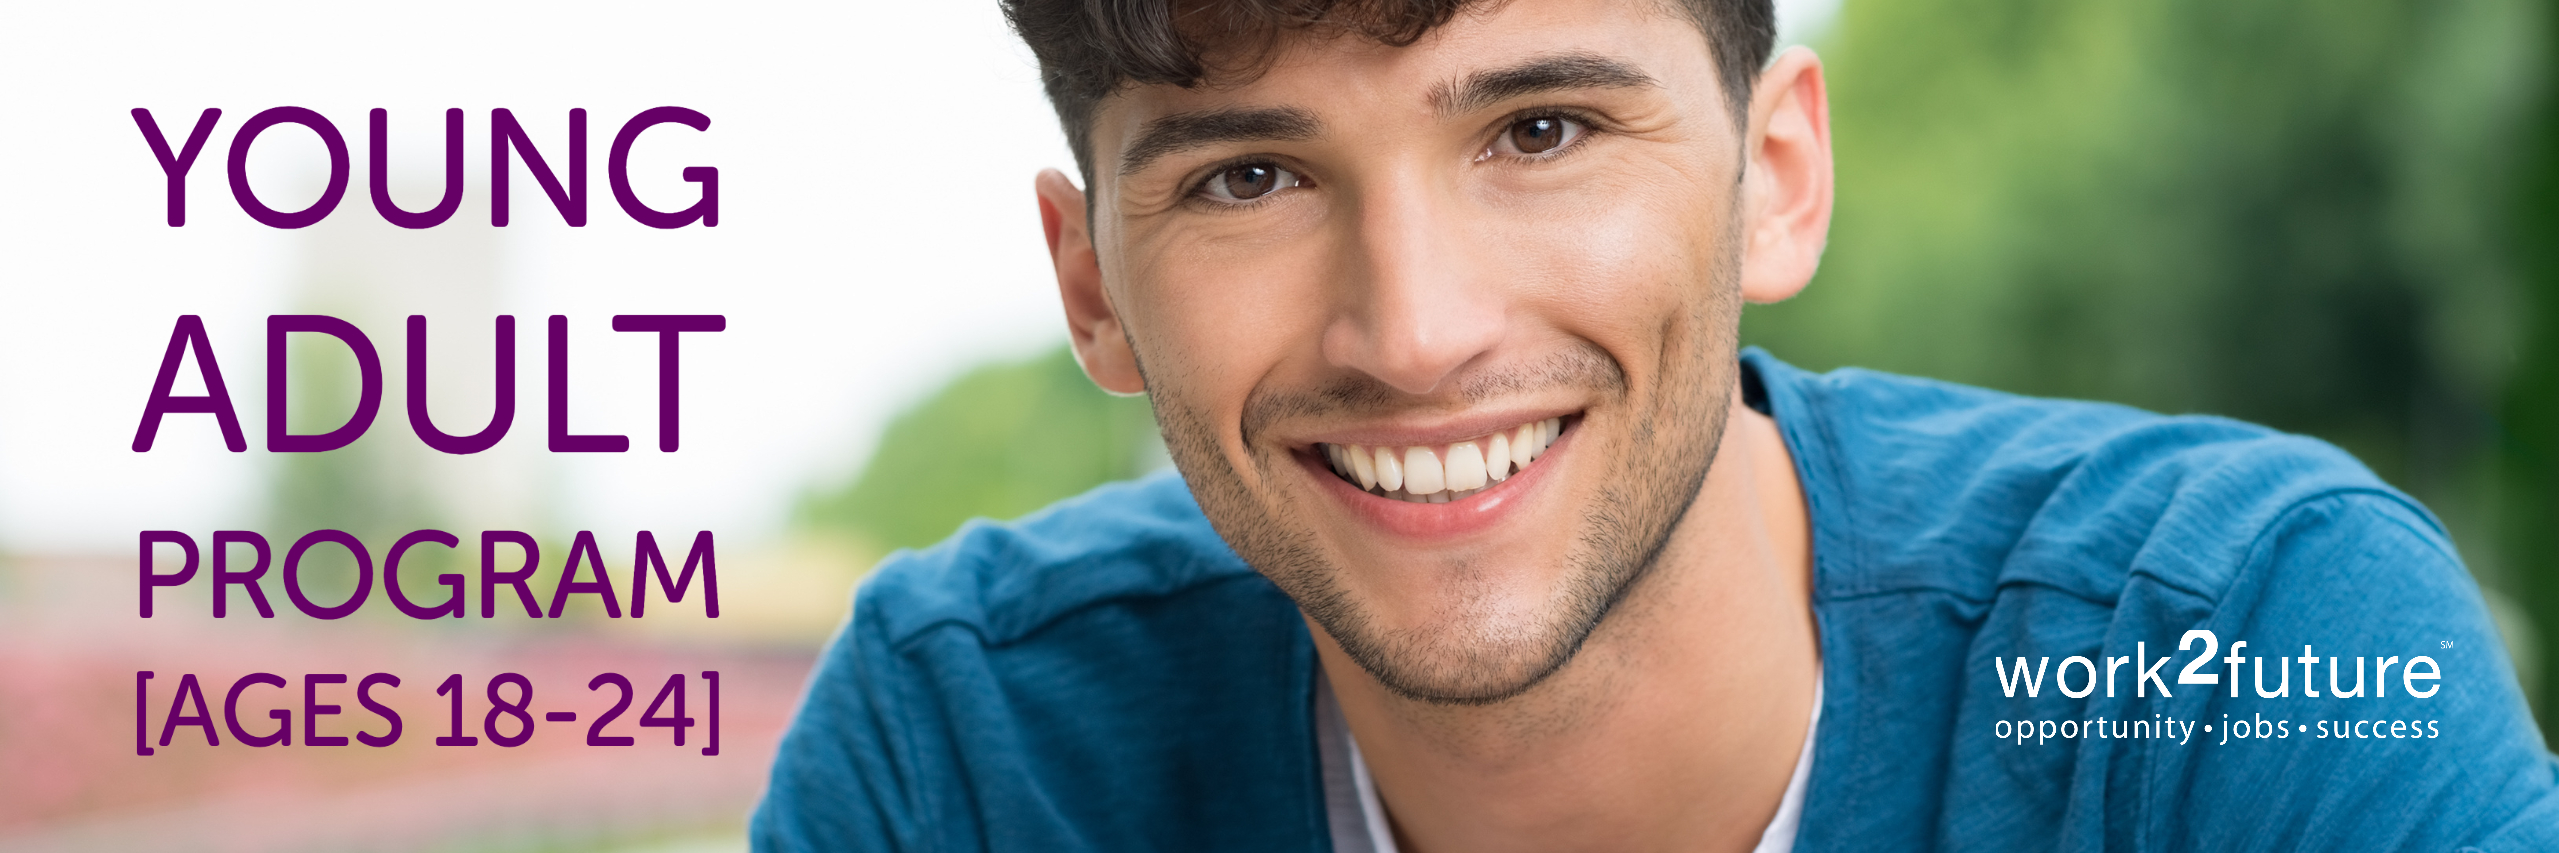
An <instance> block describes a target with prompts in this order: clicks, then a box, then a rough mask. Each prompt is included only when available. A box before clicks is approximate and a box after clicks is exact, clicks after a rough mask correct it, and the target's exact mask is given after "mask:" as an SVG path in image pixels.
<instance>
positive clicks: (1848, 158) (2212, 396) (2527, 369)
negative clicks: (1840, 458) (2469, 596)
mask: <svg viewBox="0 0 2559 853" xmlns="http://www.w3.org/2000/svg"><path fill="white" fill-rule="evenodd" d="M2545 13H2546V10H2545V9H2544V8H2543V6H2542V4H2540V3H2536V2H2531V0H2454V2H2437V1H2436V0H2251V2H2245V3H2227V2H2214V0H2160V1H2159V2H2147V3H2048V2H2037V0H1894V2H1859V1H1858V0H1851V2H1849V3H1847V4H1846V6H1845V7H1844V8H1843V9H1842V10H1841V13H1840V16H1839V18H1838V19H1837V22H1836V24H1835V27H1834V29H1833V30H1832V32H1831V34H1830V36H1829V37H1828V38H1827V40H1826V41H1824V42H1823V43H1821V45H1820V46H1821V47H1823V48H1824V52H1825V55H1826V59H1827V60H1828V61H1829V72H1830V73H1829V79H1830V81H1831V85H1832V90H1831V92H1832V113H1831V115H1832V122H1833V128H1834V136H1835V146H1836V153H1837V156H1838V162H1837V166H1838V176H1839V177H1838V180H1839V184H1838V187H1839V188H1838V207H1837V213H1836V219H1835V223H1834V226H1833V229H1832V236H1831V242H1830V250H1829V253H1828V255H1827V256H1826V257H1825V259H1824V262H1823V267H1822V270H1821V272H1820V274H1819V275H1818V276H1817V277H1816V279H1815V281H1814V283H1813V285H1812V287H1811V288H1809V289H1808V290H1806V291H1805V293H1804V295H1803V296H1801V297H1799V298H1797V299H1795V300H1792V301H1789V302H1786V303H1782V304H1778V305H1773V306H1757V307H1754V308H1752V309H1751V310H1750V311H1749V312H1748V313H1747V314H1746V315H1745V320H1744V322H1743V335H1744V337H1745V339H1746V340H1748V341H1750V342H1753V343H1758V344H1762V345H1765V346H1767V347H1769V348H1770V349H1771V350H1772V351H1774V352H1776V353H1777V354H1779V355H1780V356H1783V357H1785V358H1788V359H1791V360H1794V361H1796V362H1797V363H1799V364H1803V365H1805V366H1807V367H1815V368H1827V367H1832V366H1839V365H1847V364H1856V365H1860V366H1865V367H1873V368H1878V369H1884V370H1892V371H1897V372H1905V373H1914V374H1921V375H1927V376H1934V377H1940V378H1945V379H1951V380H1955V381H1961V382H1968V383H1973V384H1978V385H1986V386H1990V387H1995V388H2002V389H2007V390H2012V391H2018V392H2023V393H2030V394H2041V395H2052V396H2066V397H2087V398H2097V399H2107V400H2116V401H2122V402H2127V403H2132V404H2135V405H2139V406H2143V407H2147V408H2151V409H2156V410H2161V411H2170V412H2209V413H2216V414H2224V415H2229V416H2233V417H2238V418H2242V419H2246V420H2251V421H2256V422H2260V423H2265V424H2269V425H2272V426H2275V427H2277V428H2281V429H2286V430H2291V431H2297V432H2304V433H2309V434H2313V435H2317V436H2320V437H2322V438H2326V439H2328V440H2330V441H2332V442H2335V443H2337V444H2339V445H2341V446H2343V447H2345V448H2346V449H2348V450H2350V451H2352V452H2354V453H2355V454H2356V455H2357V456H2359V457H2361V458H2362V459H2363V460H2365V462H2366V463H2367V464H2370V465H2371V466H2372V467H2373V468H2374V469H2375V471H2377V472H2378V473H2380V474H2381V475H2382V476H2383V477H2385V478H2387V479H2389V480H2390V481H2392V482H2393V483H2395V484H2397V485H2399V486H2401V487H2403V488H2405V489H2407V490H2408V491H2410V492H2411V493H2413V494H2415V495H2416V496H2418V497H2419V498H2420V499H2421V500H2424V501H2426V502H2427V503H2428V505H2429V506H2431V507H2433V508H2434V509H2435V510H2436V511H2437V512H2438V513H2439V514H2441V515H2442V516H2443V517H2444V518H2445V519H2446V522H2447V524H2448V525H2449V526H2450V527H2451V528H2452V530H2453V533H2454V536H2455V538H2456V539H2457V540H2458V541H2459V542H2460V543H2461V544H2462V545H2463V546H2464V547H2463V551H2464V555H2465V557H2466V558H2467V559H2468V560H2469V561H2470V562H2471V564H2472V568H2473V571H2474V572H2475V573H2477V574H2478V575H2479V576H2480V577H2481V578H2482V580H2483V581H2484V582H2485V583H2486V585H2488V586H2489V587H2490V588H2491V589H2492V590H2493V589H2503V590H2508V591H2510V592H2513V593H2515V594H2516V595H2517V597H2518V598H2520V599H2521V600H2522V601H2524V602H2525V603H2526V604H2527V605H2529V609H2530V610H2531V611H2532V613H2533V615H2534V616H2535V617H2537V619H2534V620H2530V621H2537V622H2539V623H2540V624H2543V625H2559V589H2552V587H2554V586H2559V579H2554V577H2553V576H2554V573H2559V562H2554V561H2553V559H2552V556H2551V555H2552V554H2554V553H2559V549H2554V548H2553V547H2552V546H2553V542H2551V541H2547V540H2550V539H2551V538H2552V536H2553V534H2552V533H2551V531H2552V530H2553V529H2554V528H2559V524H2554V523H2553V522H2559V516H2554V515H2552V514H2551V512H2550V511H2549V509H2548V506H2549V501H2548V499H2547V498H2542V500H2543V501H2544V503H2543V505H2542V508H2541V509H2538V510H2535V511H2536V512H2538V513H2539V514H2538V515H2529V516H2528V517H2527V516H2520V515H2514V514H2512V513H2507V512H2501V511H2499V510H2498V506H2499V505H2500V503H2501V502H2502V503H2515V502H2517V501H2518V500H2519V499H2520V498H2521V497H2523V496H2524V493H2523V491H2519V490H2518V484H2519V481H2518V480H2517V477H2516V474H2517V472H2524V471H2526V470H2527V469H2526V467H2525V466H2526V464H2527V461H2531V464H2539V465H2542V466H2543V467H2542V468H2541V469H2539V473H2535V474H2532V475H2531V476H2533V477H2538V478H2539V479H2538V480H2535V482H2537V483H2540V484H2542V485H2541V486H2539V488H2540V490H2541V491H2540V492H2539V493H2540V494H2546V493H2548V492H2549V491H2551V489H2550V487H2549V486H2548V483H2549V482H2550V477H2551V475H2550V472H2551V471H2554V470H2559V462H2554V461H2553V460H2559V448H2554V447H2552V446H2551V444H2550V439H2549V438H2548V437H2549V436H2551V435H2553V434H2554V433H2553V432H2552V427H2553V426H2554V424H2552V423H2542V424H2540V425H2538V426H2533V425H2531V424H2530V422H2528V420H2527V419H2528V418H2531V417H2539V418H2542V419H2543V420H2544V421H2553V420H2559V411H2554V408H2559V404H2554V402H2553V401H2552V400H2551V391H2550V389H2552V388H2553V387H2559V386H2554V383H2559V364H2551V363H2550V362H2553V361H2554V360H2559V354H2554V353H2553V351H2552V347H2553V345H2554V343H2553V342H2552V341H2550V340H2549V336H2550V334H2551V333H2550V331H2549V330H2551V329H2559V319H2554V318H2553V317H2552V316H2550V315H2551V314H2553V313H2554V312H2559V304H2553V303H2559V299H2547V298H2545V299H2543V300H2540V301H2538V302H2533V301H2530V300H2527V299H2526V298H2525V297H2526V290H2527V288H2526V287H2525V282H2526V276H2525V272H2524V266H2523V260H2522V253H2521V252H2519V249H2520V248H2521V247H2523V246H2526V245H2530V244H2532V243H2533V242H2534V241H2533V240H2532V239H2531V238H2529V237H2527V236H2525V235H2531V234H2547V233H2549V231H2548V228H2549V227H2550V217H2551V214H2550V213H2548V211H2550V210H2553V209H2554V207H2559V205H2554V204H2553V203H2544V204H2543V205H2542V206H2541V207H2539V208H2532V209H2531V210H2537V211H2541V213H2540V214H2539V215H2541V216H2542V217H2543V219H2542V220H2541V221H2540V222H2539V223H2537V224H2536V223H2532V222H2527V221H2524V220H2520V219H2518V217H2517V215H2516V213H2515V212H2516V211H2517V210H2518V209H2519V208H2517V207H2516V195H2515V191H2514V188H2515V187H2516V186H2517V185H2518V182H2517V181H2516V176H2517V175H2518V174H2519V173H2520V172H2521V171H2522V169H2523V168H2524V167H2525V164H2527V163H2529V162H2531V160H2532V158H2533V157H2534V156H2535V155H2533V154H2532V152H2530V151H2527V150H2526V146H2525V145H2524V144H2523V140H2524V139H2525V138H2526V134H2525V133H2523V131H2524V130H2525V129H2526V128H2527V127H2528V126H2529V122H2530V120H2531V118H2532V116H2533V115H2535V112H2534V111H2535V109H2536V108H2537V107H2538V106H2539V105H2538V103H2537V101H2538V100H2539V99H2541V98H2544V97H2546V96H2545V95H2544V86H2543V85H2542V84H2543V81H2544V77H2545V71H2546V69H2545V68H2544V67H2543V65H2542V62H2543V58H2544V56H2545V55H2546V54H2547V52H2548V48H2549V46H2550V44H2551V41H2550V39H2548V38H2547V33H2548V29H2547V26H2546V19H2545V18H2546V15H2545ZM2538 156H2539V157H2540V158H2541V159H2542V160H2543V161H2545V162H2547V161H2548V159H2549V158H2550V157H2552V156H2553V153H2552V152H2550V151H2548V150H2544V151H2543V152H2541V153H2540V154H2539V155H2538ZM2543 186H2545V187H2547V186H2548V182H2545V183H2544V184H2543ZM2549 195H2550V193H2549V191H2548V190H2546V189H2545V190H2544V196H2545V197H2547V196H2549ZM2543 254H2545V255H2546V254H2547V253H2546V252H2544V253H2543ZM2538 269H2542V270H2548V271H2547V272H2541V273H2538V275H2539V276H2540V278H2538V279H2535V280H2537V281H2543V282H2548V281H2551V280H2552V279H2553V276H2554V275H2559V265H2554V264H2553V263H2551V262H2549V261H2548V260H2546V259H2545V260H2544V261H2543V262H2541V266H2540V267H2539V268H2538ZM2543 290H2544V291H2545V292H2549V291H2552V290H2553V288H2551V287H2550V286H2549V285H2547V284H2545V285H2544V286H2543ZM2528 305H2540V306H2542V307H2541V308H2540V309H2539V310H2540V312H2541V313H2540V314H2538V315H2531V314H2528V312H2526V311H2525V310H2524V309H2525V308H2526V306H2528ZM2535 318H2537V319H2535ZM2535 330H2538V332H2537V333H2536V331H2535ZM2528 339H2529V340H2531V341H2532V342H2533V345H2534V346H2535V347H2537V349H2533V350H2532V351H2533V352H2536V353H2539V355H2538V358H2539V359H2540V361H2538V362H2527V363H2524V364H2521V365H2519V364H2518V361H2517V353H2518V351H2519V347H2521V346H2523V345H2524V343H2525V342H2526V341H2527V340H2528ZM2501 414H2502V415H2503V416H2504V420H2503V421H2502V423H2503V425H2504V426H2505V428H2506V430H2507V431H2506V432H2504V433H2503V435H2505V436H2507V437H2508V438H2509V439H2515V440H2510V441H2504V442H2501V441H2500V439H2499V436H2500V435H2501V432H2500V424H2501V420H2500V415H2501ZM2521 429H2528V430H2532V431H2533V432H2531V434H2530V435H2523V434H2521V433H2518V432H2515V430H2521ZM2536 436H2537V437H2538V438H2536ZM2501 447H2503V448H2505V455H2506V462H2505V463H2504V464H2505V465H2506V466H2507V471H2508V474H2507V475H2505V476H2501V475H2500V473H2499V471H2500V464H2501V463H2500V452H2501V451H2500V448H2501ZM2501 520H2502V521H2503V522H2504V523H2505V524H2506V525H2515V526H2518V527H2519V528H2520V529H2521V530H2523V531H2525V533H2523V534H2521V535H2517V536H2505V535H2503V534H2501V533H2500V532H2499V529H2498V528H2499V527H2500V521H2501ZM2501 542H2503V543H2504V544H2505V546H2506V547H2503V548H2500V547H2498V546H2499V544H2500V543H2501ZM2496 600H2498V601H2504V600H2506V599H2503V598H2499V599H2496ZM2501 609H2502V610H2503V611H2504V612H2502V613H2501V616H2502V617H2504V621H2506V622H2508V623H2509V627H2510V630H2512V631H2513V632H2514V636H2515V637H2519V638H2521V637H2529V636H2530V635H2531V634H2532V633H2533V632H2531V631H2530V630H2529V628H2528V624H2529V623H2528V622H2527V621H2526V620H2518V619H2515V618H2513V616H2514V610H2513V608H2512V607H2503V608H2501ZM2517 657H2518V659H2519V661H2520V662H2522V663H2523V664H2524V665H2525V666H2526V668H2527V669H2528V670H2529V671H2527V672H2526V679H2525V680H2526V683H2527V684H2528V685H2530V684H2532V683H2534V682H2552V683H2559V678H2544V677H2541V674H2542V673H2541V672H2540V670H2541V669H2542V668H2543V667H2546V666H2549V665H2553V664H2559V654H2542V653H2539V652H2538V650H2537V649H2535V648H2534V647H2533V644H2532V643H2531V642H2530V641H2528V640H2527V641H2524V642H2523V643H2522V644H2521V646H2520V647H2519V648H2518V649H2517ZM2536 658H2537V659H2538V661H2539V663H2536V662H2535V659H2536ZM2544 719H2545V720H2547V719H2550V717H2549V716H2547V715H2545V718H2544Z"/></svg>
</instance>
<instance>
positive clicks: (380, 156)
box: [133, 106, 720, 228]
mask: <svg viewBox="0 0 2559 853" xmlns="http://www.w3.org/2000/svg"><path fill="white" fill-rule="evenodd" d="M221 120H222V110H220V109H218V108H210V107H208V108H206V109H205V111H204V112H203V113H201V114H199V115H198V116H197V117H196V122H195V127H194V129H192V130H191V131H189V132H188V133H187V135H186V141H185V143H184V144H181V145H176V146H172V145H170V144H169V140H170V138H171V137H170V136H169V135H168V134H167V133H166V132H165V131H163V130H162V128H161V126H160V122H159V121H158V120H157V119H155V118H153V117H152V115H151V111H150V110H149V109H145V108H141V107H136V108H134V110H133V123H134V124H135V125H137V126H139V127H140V128H141V130H142V138H143V140H144V141H146V142H148V143H150V145H151V154H152V156H153V157H154V158H156V159H157V160H158V161H159V163H160V171H161V172H162V174H164V175H166V176H167V178H168V188H169V192H168V196H169V201H168V222H169V226H170V227H172V228H176V227H181V226H184V225H186V224H187V174H188V173H189V172H190V171H192V170H193V169H194V168H195V164H196V159H197V158H198V157H199V156H200V155H202V154H203V153H204V146H205V142H206V141H207V140H209V139H211V138H212V136H213V130H214V127H215V125H217V124H220V123H221ZM282 124H296V125H301V126H303V127H304V128H307V129H309V130H310V131H311V132H312V133H315V134H318V135H319V137H320V144H321V145H322V146H323V147H325V148H327V149H328V152H329V181H328V185H327V187H326V188H325V189H323V190H321V192H320V198H319V199H318V200H317V201H314V202H312V203H311V205H310V206H309V207H305V208H303V209H301V210H293V211H284V210H277V209H275V208H272V207H269V206H267V204H266V203H265V202H264V201H262V200H260V199H259V198H258V196H257V193H256V192H255V191H254V190H252V189H251V188H250V186H249V151H250V148H251V147H252V146H254V145H256V144H257V141H258V136H259V135H260V134H262V133H265V132H266V131H267V130H269V129H271V128H274V127H275V126H277V125H282ZM369 124H370V127H369V128H368V129H369V130H370V131H371V133H370V134H369V136H368V141H369V143H370V145H369V146H368V152H367V153H368V154H369V155H370V156H368V157H367V158H366V162H367V166H368V168H367V170H366V174H367V176H368V178H369V180H368V181H367V185H368V187H369V188H370V189H371V194H372V196H373V209H374V211H376V212H378V213H380V214H381V215H382V218H383V220H384V221H387V222H390V223H391V224H393V225H397V226H400V227H402V228H433V227H435V226H438V225H442V224H444V223H445V221H446V220H449V219H452V218H453V214H454V212H455V211H457V210H460V209H461V207H462V185H463V181H462V158H463V147H464V146H463V127H462V125H463V117H462V111H461V110H458V109H449V110H445V111H444V197H443V198H442V199H440V200H438V201H437V202H436V204H435V206H434V207H430V208H427V209H426V210H422V211H410V210H407V209H404V208H402V207H401V206H400V205H399V203H398V202H395V201H393V200H392V198H391V181H390V159H391V155H390V148H391V146H390V139H389V137H390V112H389V111H388V110H381V109H376V110H374V111H373V112H372V115H371V120H370V122H369ZM661 124H680V125H683V126H685V127H690V128H692V129H694V130H697V131H708V130H710V129H711V118H710V116H706V115H703V114H702V113H701V112H699V111H696V110H692V109H687V108H685V107H671V106H670V107H653V108H650V109H646V110H641V111H640V113H639V114H638V115H634V116H632V117H631V119H630V120H629V121H626V122H623V123H622V129H621V130H620V131H618V132H616V133H614V134H613V147H612V149H611V151H610V152H609V153H608V154H607V155H606V157H605V168H604V170H605V175H606V177H607V178H608V180H609V182H610V183H611V184H612V186H613V200H614V201H615V202H616V203H618V204H620V205H621V207H622V212H623V213H625V214H628V215H629V216H630V217H631V219H632V220H633V221H636V222H639V223H640V224H642V225H647V226H649V227H651V228H682V227H684V226H687V225H691V224H693V223H695V222H699V223H701V224H702V226H703V227H705V228H709V227H715V226H717V225H719V224H720V170H719V169H717V168H713V167H710V166H687V167H685V168H684V170H683V172H682V173H681V174H682V176H683V178H684V180H685V181H686V182H689V183H695V184H700V185H701V193H700V196H699V198H698V200H696V201H695V202H694V203H693V205H692V206H690V207H686V208H685V209H683V210H677V211H663V210H657V209H655V208H651V207H649V206H648V205H647V204H644V203H642V202H641V201H640V196H639V194H638V193H637V192H635V191H633V190H632V188H631V149H632V147H633V146H634V145H636V144H638V142H639V140H640V134H641V132H642V131H646V130H648V129H649V128H652V127H655V126H657V125H661ZM586 129H587V121H586V110H584V109H572V110H570V111H569V141H568V151H567V154H568V161H567V165H568V169H567V174H566V175H565V178H566V180H563V177H564V176H563V175H561V174H560V173H558V172H556V171H554V170H553V169H552V168H551V161H550V160H547V159H545V158H544V157H543V156H542V152H541V151H540V150H539V149H537V148H536V147H535V146H534V144H533V139H532V137H531V136H530V135H528V134H526V133H525V130H524V125H523V124H522V123H520V122H518V121H516V118H515V113H513V112H511V111H508V110H506V109H504V108H499V109H494V110H490V111H489V224H490V225H492V226H497V227H501V228H503V227H505V226H506V225H507V222H508V204H507V199H508V185H507V181H508V177H509V175H510V173H511V172H512V171H513V167H512V165H511V163H510V160H511V159H512V158H511V156H510V155H515V156H520V157H522V158H523V160H524V167H525V171H526V172H528V173H530V174H531V175H532V176H533V180H534V182H536V183H538V184H540V185H541V186H542V192H543V194H544V195H547V196H549V197H550V199H551V205H552V206H553V207H555V208H557V209H558V210H559V212H560V218H561V219H562V220H564V221H566V222H567V223H568V224H569V226H570V227H573V228H582V227H585V226H586V223H587V215H586V214H587V198H588V195H587V181H586V176H587V143H586V140H587V133H586ZM553 153H559V152H558V151H557V150H556V149H555V150H554V152H553ZM224 171H225V172H226V174H227V176H228V177H229V178H230V183H231V198H232V200H233V201H236V202H238V203H239V205H240V209H241V210H242V211H244V212H246V213H248V214H249V218H251V219H255V220H257V221H258V222H260V223H263V224H265V225H268V226H271V227H275V228H303V227H308V226H310V225H313V224H316V223H318V222H319V221H320V220H323V219H327V218H328V217H329V214H330V213H331V212H333V211H335V210H337V207H338V202H340V201H342V200H344V199H345V198H346V191H347V181H348V178H349V177H350V175H351V173H352V171H353V170H352V165H351V159H350V158H349V156H348V154H347V141H346V136H345V135H344V134H341V133H339V132H338V127H337V125H336V124H335V123H332V122H331V121H329V119H328V117H327V116H323V115H321V114H320V113H318V112H317V111H314V110H310V109H307V108H303V107H274V108H271V109H267V110H264V111H261V112H259V113H258V114H257V115H254V116H251V117H250V118H249V120H248V121H246V122H242V123H241V124H240V127H239V129H237V130H235V131H233V132H232V134H231V148H230V154H229V157H228V163H227V164H226V168H225V170H224Z"/></svg>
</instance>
